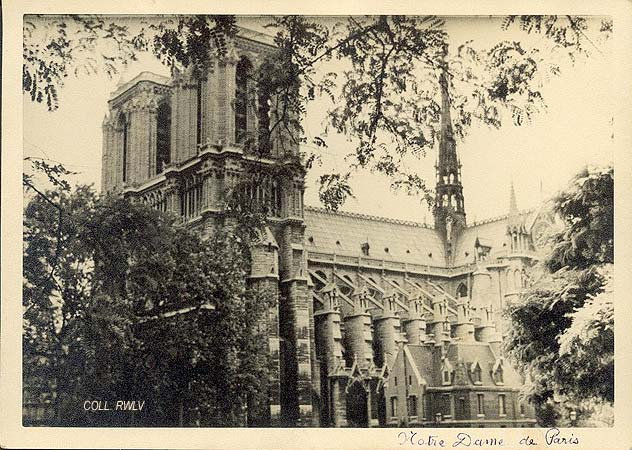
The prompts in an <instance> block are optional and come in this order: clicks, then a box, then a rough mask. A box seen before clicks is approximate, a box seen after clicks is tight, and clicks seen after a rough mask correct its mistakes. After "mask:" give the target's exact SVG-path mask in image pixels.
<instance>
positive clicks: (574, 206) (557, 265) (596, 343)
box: [506, 168, 614, 425]
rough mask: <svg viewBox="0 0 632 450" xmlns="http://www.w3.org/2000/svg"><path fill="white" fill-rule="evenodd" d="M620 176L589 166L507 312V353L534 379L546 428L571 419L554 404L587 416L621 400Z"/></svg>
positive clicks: (559, 208) (559, 207) (531, 392)
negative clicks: (598, 405) (616, 245)
mask: <svg viewBox="0 0 632 450" xmlns="http://www.w3.org/2000/svg"><path fill="white" fill-rule="evenodd" d="M613 175H614V173H613V170H612V168H608V169H592V170H589V169H585V170H583V171H582V172H581V173H579V174H578V175H577V176H576V177H575V178H574V179H573V180H572V182H571V184H570V187H569V188H568V189H567V190H565V191H564V192H562V193H560V194H559V195H558V197H557V198H556V199H555V200H554V203H553V208H554V211H555V212H556V213H557V214H558V215H559V216H560V217H561V219H562V220H563V221H564V225H565V226H564V229H563V230H562V231H560V232H557V233H555V234H554V235H553V236H552V237H551V241H552V242H553V244H554V245H553V246H552V250H551V253H550V254H549V255H548V257H547V258H546V260H545V261H543V264H541V266H540V267H539V269H538V270H539V273H534V274H533V275H532V277H531V278H532V279H535V282H534V283H533V285H532V286H530V287H529V288H528V289H527V290H526V292H524V293H523V294H522V295H521V296H520V298H519V300H518V301H516V302H513V303H511V304H509V305H508V308H507V311H506V313H507V315H508V317H509V320H511V323H512V327H511V328H510V330H509V337H508V340H507V341H506V349H507V351H508V353H509V355H510V356H511V357H512V358H513V359H515V360H516V361H517V362H518V363H519V365H520V366H522V367H524V368H525V372H526V373H527V374H528V376H529V377H528V380H527V381H528V383H527V395H528V396H529V397H531V398H532V399H533V400H534V401H535V404H536V406H537V407H538V408H539V416H540V419H541V420H542V422H543V425H552V424H555V423H556V421H558V420H561V417H563V416H559V415H557V416H556V413H555V408H554V407H553V405H554V401H561V400H560V399H564V400H563V401H564V402H566V403H567V406H566V407H567V408H568V407H569V406H568V404H570V405H571V409H580V410H582V409H583V410H584V412H585V413H586V414H588V412H589V408H588V407H587V406H586V405H587V404H589V403H591V402H592V403H595V402H606V403H612V402H613V401H614V329H613V327H614V303H613V291H612V263H613V262H614V261H613V231H614V230H613V214H614V209H613V181H614V180H613ZM582 405H583V406H582ZM551 408H553V409H551ZM547 411H548V412H547ZM586 423H588V422H586Z"/></svg>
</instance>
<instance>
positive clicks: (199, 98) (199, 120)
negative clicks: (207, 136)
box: [195, 78, 203, 145]
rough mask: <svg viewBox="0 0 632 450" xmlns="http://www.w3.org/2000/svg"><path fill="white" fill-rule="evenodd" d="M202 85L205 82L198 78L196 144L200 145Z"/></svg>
mask: <svg viewBox="0 0 632 450" xmlns="http://www.w3.org/2000/svg"><path fill="white" fill-rule="evenodd" d="M202 83H203V81H202V80H201V79H200V78H198V80H197V90H196V99H195V100H196V111H197V117H196V124H197V128H196V136H197V137H196V140H195V142H196V143H197V144H198V145H200V144H201V143H202V117H203V116H202Z"/></svg>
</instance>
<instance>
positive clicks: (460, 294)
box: [456, 283, 468, 298]
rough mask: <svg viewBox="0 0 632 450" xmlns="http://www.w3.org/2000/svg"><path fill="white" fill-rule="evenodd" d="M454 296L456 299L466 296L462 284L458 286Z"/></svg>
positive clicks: (466, 293)
mask: <svg viewBox="0 0 632 450" xmlns="http://www.w3.org/2000/svg"><path fill="white" fill-rule="evenodd" d="M456 296H457V298H460V297H467V296H468V289H467V286H466V285H465V284H464V283H461V284H459V286H458V287H457V288H456Z"/></svg>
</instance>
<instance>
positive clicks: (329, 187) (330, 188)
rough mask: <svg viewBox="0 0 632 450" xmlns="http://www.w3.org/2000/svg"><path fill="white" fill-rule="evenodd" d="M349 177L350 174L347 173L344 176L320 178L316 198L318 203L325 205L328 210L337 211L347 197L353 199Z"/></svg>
mask: <svg viewBox="0 0 632 450" xmlns="http://www.w3.org/2000/svg"><path fill="white" fill-rule="evenodd" d="M349 176H350V174H348V173H347V174H345V175H341V174H339V173H333V174H329V175H322V176H321V177H320V189H319V191H318V196H319V197H320V201H321V202H322V203H323V204H324V205H326V206H327V208H328V209H330V210H332V211H337V210H338V208H339V207H340V206H341V205H342V204H343V203H344V202H345V200H346V199H347V197H353V193H352V191H351V187H350V186H349Z"/></svg>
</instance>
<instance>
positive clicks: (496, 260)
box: [102, 29, 548, 427]
mask: <svg viewBox="0 0 632 450" xmlns="http://www.w3.org/2000/svg"><path fill="white" fill-rule="evenodd" d="M274 52H275V47H274V45H273V43H272V41H271V39H269V38H268V37H267V36H264V35H262V34H260V33H255V32H252V31H249V30H246V29H240V31H239V33H238V35H237V36H236V37H234V38H231V40H230V42H229V45H228V52H227V54H226V55H225V56H223V57H218V56H211V61H209V64H208V65H207V67H205V69H204V70H203V71H200V70H197V71H194V70H191V69H188V70H182V71H177V70H174V72H173V75H172V77H171V78H166V77H163V76H159V75H156V74H153V73H149V72H143V73H140V74H139V75H138V76H136V77H135V78H133V79H131V80H130V81H128V82H126V83H124V84H121V85H119V86H118V88H117V89H116V91H115V92H113V93H112V95H111V97H110V99H109V102H108V106H109V112H108V114H107V115H106V117H105V119H104V122H103V164H102V190H103V191H104V192H111V193H116V194H121V195H125V196H127V197H129V198H133V199H136V200H137V201H141V202H145V203H147V204H149V205H151V206H152V207H155V208H158V209H160V210H162V211H166V212H170V213H173V214H175V215H178V216H180V217H181V220H182V221H183V222H184V223H186V224H188V226H190V227H191V228H193V229H195V230H198V231H199V233H201V234H202V235H203V236H209V235H211V234H212V233H213V232H214V230H217V229H219V228H221V227H230V226H231V220H234V219H232V218H231V217H230V216H228V215H226V214H225V211H226V207H227V202H228V197H227V196H228V195H230V193H231V192H234V191H235V190H236V189H239V190H241V192H243V195H245V196H247V197H248V198H250V199H252V201H253V202H254V203H256V204H257V205H264V206H265V211H266V215H267V222H266V223H267V226H266V228H265V233H264V234H263V235H262V236H261V239H260V240H259V241H258V243H257V244H256V246H254V247H253V248H252V267H251V272H250V274H249V283H251V284H252V285H253V286H260V287H265V288H267V289H270V290H271V291H273V292H274V293H275V295H276V296H277V298H278V302H277V306H275V307H274V308H272V309H271V310H270V311H269V314H268V315H267V317H266V319H265V320H266V324H265V325H266V328H265V329H266V330H267V336H268V337H267V346H268V350H269V352H270V356H271V359H272V362H273V370H272V372H271V376H270V379H269V380H268V386H269V392H268V396H267V399H268V401H267V403H266V404H265V405H258V406H257V412H256V414H255V413H251V414H249V417H248V424H249V425H251V426H308V427H378V426H379V427H386V426H404V425H405V426H418V427H444V426H446V427H449V426H455V427H529V426H535V414H534V410H533V407H532V406H530V405H529V404H528V403H526V402H523V401H522V400H521V399H520V397H519V395H518V394H519V391H520V387H521V385H522V383H523V380H522V379H521V377H520V375H519V374H518V373H517V372H516V371H515V370H514V369H513V368H512V367H511V365H510V364H509V363H508V362H507V361H506V360H505V359H504V358H503V353H502V340H503V334H504V332H505V330H506V329H507V326H509V325H508V324H507V323H505V322H504V319H503V316H502V310H503V307H504V305H505V303H506V302H508V301H510V300H511V299H512V298H513V297H515V296H516V295H517V294H518V293H519V291H520V289H521V288H523V287H525V286H526V284H527V283H528V279H527V276H526V268H528V267H529V266H530V265H532V264H533V263H534V262H535V261H537V259H538V256H537V255H538V253H537V249H538V246H537V236H538V235H539V232H541V229H542V227H544V226H547V220H548V219H547V218H546V217H544V215H542V214H540V213H539V212H538V211H534V210H531V211H520V210H519V209H518V207H517V205H516V200H515V194H514V192H513V187H511V188H510V193H509V207H508V211H507V214H506V215H504V216H502V217H497V218H493V219H489V220H485V221H480V222H476V223H469V224H468V223H467V221H466V214H465V203H464V196H463V187H462V183H461V164H460V161H459V157H458V154H457V149H456V145H455V140H454V137H453V135H452V125H451V120H450V113H449V93H448V89H447V83H446V82H445V79H443V78H442V79H441V80H440V81H442V82H441V83H440V84H441V86H442V89H441V91H442V92H441V94H442V102H443V103H442V110H443V111H442V118H441V139H440V144H439V149H438V157H437V164H436V206H435V209H434V225H432V226H431V225H426V224H425V223H424V224H422V223H415V222H409V221H402V220H395V219H390V218H382V217H374V216H369V215H363V214H355V213H347V212H331V211H328V210H326V209H323V208H317V207H308V206H304V205H303V193H304V190H305V183H304V179H305V171H304V169H303V167H302V165H301V163H300V156H299V144H298V143H297V142H295V141H293V140H292V139H291V138H290V137H289V136H288V134H287V130H286V131H282V130H280V129H276V130H275V131H274V132H273V133H267V134H266V133H262V132H261V131H262V130H269V128H268V127H270V126H271V123H274V120H276V119H278V117H279V115H280V111H279V107H278V102H275V99H274V98H270V96H269V95H267V93H265V92H254V91H255V89H253V84H252V79H253V77H252V76H251V74H253V73H255V72H256V71H257V69H258V67H259V66H260V65H261V64H263V63H264V61H265V60H266V58H270V57H274ZM246 136H255V138H254V139H252V138H249V139H246ZM246 142H247V144H246ZM254 149H256V150H254ZM255 168H256V170H255Z"/></svg>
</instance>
